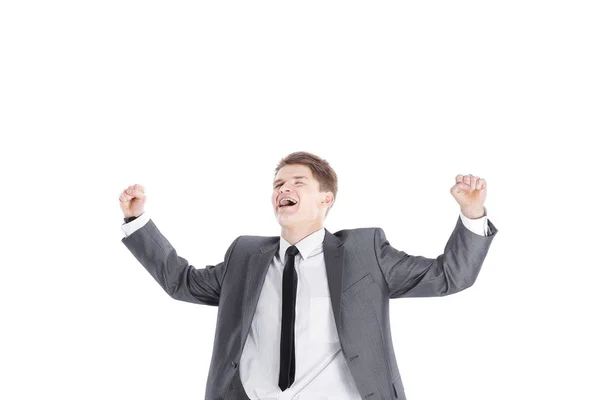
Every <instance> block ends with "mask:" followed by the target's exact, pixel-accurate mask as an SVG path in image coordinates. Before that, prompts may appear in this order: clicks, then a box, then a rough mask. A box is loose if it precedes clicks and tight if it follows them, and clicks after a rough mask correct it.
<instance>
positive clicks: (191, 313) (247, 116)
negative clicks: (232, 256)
mask: <svg viewBox="0 0 600 400" xmlns="http://www.w3.org/2000/svg"><path fill="white" fill-rule="evenodd" d="M599 17H600V15H599V12H598V6H597V4H596V3H595V2H592V1H568V2H567V1H550V2H548V1H528V0H525V1H522V0H520V1H505V2H481V1H425V0H420V1H411V2H406V1H404V2H360V3H359V2H322V1H320V2H314V1H308V2H294V3H290V2H226V1H216V2H198V1H170V2H166V1H123V0H121V1H103V2H100V1H96V2H89V1H88V2H85V1H54V2H42V1H19V2H16V1H15V2H2V4H1V5H0V133H1V137H2V139H1V140H2V141H1V145H0V151H1V154H2V157H0V163H1V167H2V169H1V171H2V175H1V176H2V185H1V189H0V190H1V196H0V198H1V200H0V201H1V207H0V210H1V211H0V212H1V214H2V218H1V221H2V229H1V230H0V231H1V233H0V234H1V235H2V240H1V245H0V246H1V249H2V252H1V258H0V263H1V271H2V275H1V276H0V283H1V287H2V288H1V290H0V300H1V302H0V307H1V318H2V328H1V329H0V335H1V341H0V346H1V348H0V369H1V370H2V371H3V372H2V375H1V376H2V377H1V378H0V398H2V399H11V400H21V399H77V400H79V399H90V400H95V399H102V400H106V399H118V400H121V399H123V400H125V399H127V400H132V399H144V400H150V399H190V400H192V399H203V398H204V390H205V384H206V377H207V373H208V368H209V362H210V357H211V352H212V343H213V338H214V332H215V321H216V315H217V308H216V307H209V306H199V305H193V304H189V303H184V302H179V301H175V300H173V299H171V298H170V297H169V296H168V295H167V294H166V293H165V292H163V290H162V289H161V288H160V286H159V285H158V284H157V283H156V282H155V281H154V279H153V278H152V277H151V276H150V275H149V274H148V273H147V272H146V270H145V269H144V268H143V266H142V265H141V264H139V263H138V262H137V261H136V259H135V258H134V257H133V256H132V255H131V253H129V251H128V250H127V248H126V247H125V246H124V245H123V244H122V243H121V238H122V236H123V235H122V232H121V228H120V226H121V224H122V222H123V219H122V217H123V216H122V214H121V211H120V208H119V200H118V196H119V194H120V192H121V191H122V190H123V189H124V188H126V187H127V186H128V185H132V184H134V183H140V184H142V185H144V186H145V187H146V193H147V195H148V201H147V207H146V211H147V212H148V213H150V214H151V216H152V219H153V221H154V222H155V223H156V225H157V226H158V227H159V229H160V230H161V232H163V234H164V235H165V236H166V237H167V238H168V239H169V241H170V242H171V243H172V244H173V246H174V247H175V248H176V250H177V251H178V253H179V255H181V256H183V257H185V258H186V259H187V260H188V261H189V262H190V263H191V264H193V265H194V266H196V267H198V268H204V267H206V266H207V265H214V264H217V263H219V262H221V261H222V260H223V257H224V254H225V251H226V249H227V248H228V246H229V245H230V244H231V242H232V241H233V240H234V239H235V238H236V237H237V236H239V235H264V236H275V235H279V233H280V231H279V226H278V224H277V222H276V219H275V216H274V213H273V210H272V209H271V204H270V195H271V190H272V189H271V183H272V180H273V176H274V169H275V167H276V165H277V162H278V161H279V160H280V159H281V158H282V157H284V156H285V155H287V154H288V153H290V152H293V151H301V150H302V151H310V152H313V153H315V154H317V155H319V156H321V157H323V158H325V159H326V160H328V161H329V162H330V163H331V165H332V167H333V168H334V169H335V170H336V172H337V174H338V176H339V193H338V196H337V200H336V203H335V205H334V206H333V209H332V210H331V212H330V214H329V216H328V218H327V219H326V220H325V227H326V228H327V229H328V230H330V231H331V232H335V231H337V230H340V229H347V228H357V227H374V226H378V227H382V228H383V229H384V230H385V232H386V235H387V238H388V240H389V241H390V243H391V245H392V246H394V247H396V248H397V249H400V250H404V251H406V252H407V253H409V254H413V255H423V256H427V257H432V258H433V257H436V256H437V255H439V254H441V253H442V252H443V249H444V246H445V244H446V241H447V240H448V238H449V235H450V233H451V232H452V230H453V228H454V225H455V223H456V221H457V218H458V215H459V214H458V213H459V207H458V204H457V203H456V202H455V200H454V199H453V197H452V196H451V195H450V192H449V190H450V188H451V187H452V185H453V184H454V178H455V176H456V175H457V174H473V175H477V176H479V177H482V178H485V179H486V181H487V183H488V197H487V200H486V203H485V206H486V208H487V211H488V217H489V219H490V221H492V222H493V223H494V224H495V225H496V227H497V228H498V230H499V232H498V233H497V236H496V238H495V239H494V241H493V243H492V245H491V247H490V250H489V253H488V255H487V258H486V259H485V262H484V265H483V267H482V270H481V273H480V275H479V278H478V280H477V282H476V283H475V285H474V286H473V287H471V288H469V289H468V290H466V291H464V292H461V293H458V294H455V295H452V296H448V297H445V298H424V299H394V300H392V301H391V304H390V307H391V309H390V318H391V323H392V329H393V340H394V347H395V351H396V356H397V360H398V364H399V368H400V372H401V375H402V378H403V382H404V385H405V389H406V395H407V398H408V399H409V400H438V399H445V400H454V399H457V400H458V399H460V400H481V399H486V400H505V399H513V400H515V399H518V400H521V399H522V400H531V399H566V398H568V399H577V400H587V399H589V400H592V399H598V398H600V389H598V386H597V383H596V381H597V377H598V373H599V371H600V365H599V363H598V360H599V356H600V348H599V347H600V346H599V345H598V337H600V329H599V328H598V326H597V323H598V306H597V304H598V303H599V302H598V300H599V297H600V296H598V279H599V278H600V273H599V272H598V269H599V268H600V262H599V261H598V260H599V258H598V241H599V239H600V235H598V228H597V226H598V223H599V222H600V221H599V219H598V213H597V204H598V201H599V200H600V199H599V193H598V176H597V172H598V171H599V170H600V168H599V165H598V162H597V159H596V156H597V153H598V147H597V145H594V140H595V136H596V135H597V134H598V133H599V131H600V130H599V128H600V124H599V110H600V97H599V96H598V93H600V82H599V74H598V71H600V60H599V53H598V48H599V45H600V43H599V41H600V40H599V38H600V28H599V25H598V23H597V21H598V20H599ZM594 171H596V172H594Z"/></svg>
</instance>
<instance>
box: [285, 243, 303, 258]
mask: <svg viewBox="0 0 600 400" xmlns="http://www.w3.org/2000/svg"><path fill="white" fill-rule="evenodd" d="M299 252H300V251H299V250H298V248H297V247H296V246H290V247H288V248H287V250H286V251H285V255H286V257H289V256H292V257H295V256H296V254H298V253H299Z"/></svg>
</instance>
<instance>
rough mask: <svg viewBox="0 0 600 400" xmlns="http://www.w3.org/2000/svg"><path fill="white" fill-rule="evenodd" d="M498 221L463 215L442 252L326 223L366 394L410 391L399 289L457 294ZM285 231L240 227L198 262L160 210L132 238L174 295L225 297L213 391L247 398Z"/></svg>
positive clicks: (335, 295)
mask: <svg viewBox="0 0 600 400" xmlns="http://www.w3.org/2000/svg"><path fill="white" fill-rule="evenodd" d="M488 227H489V228H490V232H489V234H488V236H480V235H478V234H476V233H473V232H471V231H470V230H469V229H467V228H466V227H465V226H464V225H463V223H462V220H461V219H460V216H459V217H458V221H457V222H456V226H455V228H454V230H453V231H452V234H451V235H450V238H449V239H448V242H447V243H446V247H445V248H444V253H443V254H441V255H439V256H437V257H436V258H426V257H422V256H412V255H409V254H407V253H405V252H403V251H401V250H397V249H395V248H394V247H392V246H391V245H390V243H389V242H388V241H387V239H386V237H385V234H384V232H383V230H382V229H381V228H358V229H344V230H341V231H338V232H335V233H333V234H332V233H330V232H329V231H328V230H327V229H325V238H324V241H323V252H324V257H325V264H326V269H327V280H328V285H329V291H330V296H331V303H332V307H333V314H334V318H335V323H336V327H337V332H338V335H339V339H340V346H341V348H342V352H343V355H344V357H345V359H346V362H347V364H348V367H349V369H350V372H351V373H352V376H353V378H354V381H355V383H356V387H357V389H358V391H359V392H360V394H361V396H362V398H364V399H369V400H383V399H386V400H393V399H401V400H405V399H406V397H405V394H404V387H403V384H402V379H401V377H400V372H399V370H398V366H397V364H396V356H395V354H394V348H393V345H392V333H391V331H390V321H389V299H395V298H401V297H430V296H447V295H450V294H453V293H457V292H459V291H461V290H464V289H466V288H468V287H470V286H471V285H473V283H474V282H475V279H476V278H477V275H478V274H479V270H480V268H481V266H482V264H483V260H484V259H485V257H486V255H487V252H488V248H489V247H490V244H491V243H492V240H493V239H494V237H495V235H496V232H497V231H498V230H497V229H496V227H495V226H494V225H493V224H492V223H491V221H490V220H489V219H488ZM279 240H280V239H279V236H266V237H265V236H239V237H237V238H236V239H235V240H234V241H233V243H232V244H231V245H230V246H229V248H228V249H227V251H226V253H225V259H224V260H223V261H222V262H220V263H219V264H216V265H207V266H206V267H205V268H196V267H194V266H192V265H190V264H189V263H188V261H187V260H186V259H185V258H183V257H181V256H179V255H178V254H177V252H176V250H175V249H174V248H173V246H172V245H171V244H170V243H169V241H168V240H167V239H166V238H165V237H164V236H163V235H162V234H161V232H160V231H159V230H158V228H157V227H156V225H155V224H154V222H153V221H152V220H151V219H150V220H149V221H148V222H147V223H146V225H144V226H143V227H142V228H140V229H138V230H137V231H135V232H134V233H132V234H131V235H130V236H127V237H125V238H123V239H122V242H123V244H125V246H127V248H128V249H129V250H130V251H131V253H132V254H133V255H134V256H135V258H136V259H137V260H138V261H139V262H140V263H141V264H142V265H143V266H144V267H145V268H146V270H148V272H149V273H150V274H151V275H152V276H153V277H154V279H155V280H156V281H157V282H158V283H159V284H160V286H161V287H162V288H163V289H164V290H165V291H166V292H167V293H168V294H169V296H171V297H172V298H174V299H176V300H181V301H186V302H190V303H197V304H206V305H212V306H218V307H219V309H218V314H217V326H216V331H215V336H214V344H213V354H212V359H211V364H210V370H209V374H208V379H207V383H206V393H205V398H206V399H211V400H213V399H221V398H226V399H227V398H238V397H237V396H236V395H234V394H231V393H230V392H232V391H233V390H234V389H233V388H232V382H233V380H234V378H237V379H239V378H238V377H239V375H237V374H236V373H237V372H238V371H237V368H238V363H239V360H240V358H241V353H242V349H243V347H244V344H245V341H246V337H247V336H248V331H249V329H250V323H251V321H252V317H253V315H254V311H255V309H256V304H257V302H258V297H259V294H260V291H261V289H262V285H263V282H264V279H265V276H266V273H267V268H268V267H269V264H270V262H271V260H272V258H273V257H274V255H275V252H276V251H277V249H278V247H279ZM233 386H235V385H233ZM237 386H238V387H239V383H238V384H237Z"/></svg>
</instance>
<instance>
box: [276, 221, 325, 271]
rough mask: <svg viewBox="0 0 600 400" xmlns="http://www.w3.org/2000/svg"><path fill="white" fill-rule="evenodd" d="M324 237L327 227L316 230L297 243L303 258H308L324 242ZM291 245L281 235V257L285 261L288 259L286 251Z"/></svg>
mask: <svg viewBox="0 0 600 400" xmlns="http://www.w3.org/2000/svg"><path fill="white" fill-rule="evenodd" d="M323 239H325V227H323V228H321V229H319V230H317V231H314V232H313V233H311V234H310V235H308V236H307V237H305V238H304V239H302V240H301V241H299V242H298V243H296V248H297V249H298V251H299V253H300V255H301V256H302V259H303V260H306V259H307V258H308V256H310V255H311V253H312V252H313V251H314V250H315V249H316V248H317V247H318V246H319V245H321V244H322V243H323ZM290 246H291V244H290V243H289V242H288V241H287V240H285V239H284V238H283V236H279V259H280V260H282V261H283V262H284V263H285V261H286V259H285V252H286V251H287V249H288V247H290Z"/></svg>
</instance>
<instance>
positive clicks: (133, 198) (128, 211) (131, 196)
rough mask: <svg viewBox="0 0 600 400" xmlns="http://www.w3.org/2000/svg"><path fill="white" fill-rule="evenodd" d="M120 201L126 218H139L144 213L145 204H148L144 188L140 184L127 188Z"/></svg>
mask: <svg viewBox="0 0 600 400" xmlns="http://www.w3.org/2000/svg"><path fill="white" fill-rule="evenodd" d="M119 200H120V204H121V211H123V215H124V216H125V218H129V217H139V216H140V215H141V214H142V213H143V212H144V204H146V195H145V194H144V187H143V186H142V185H139V184H135V185H132V186H129V187H127V189H125V190H123V192H121V195H120V196H119Z"/></svg>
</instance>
